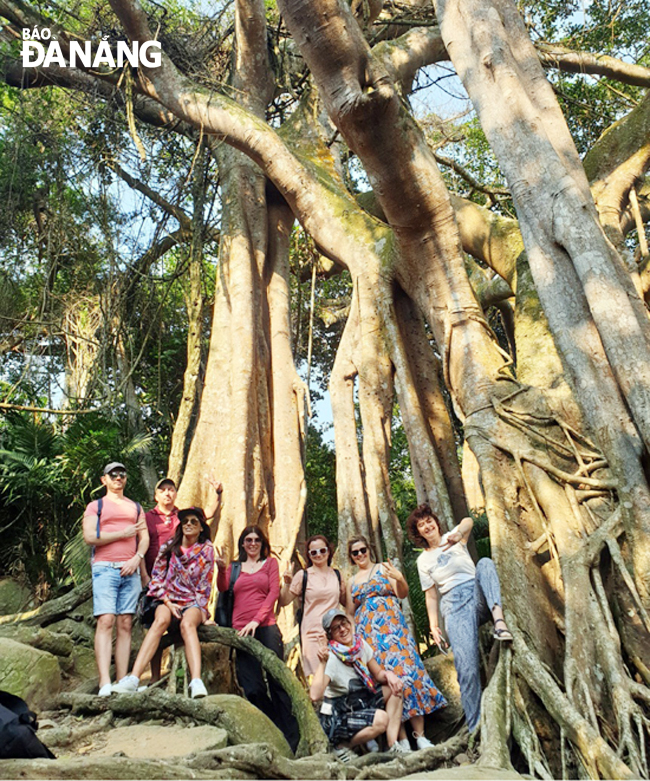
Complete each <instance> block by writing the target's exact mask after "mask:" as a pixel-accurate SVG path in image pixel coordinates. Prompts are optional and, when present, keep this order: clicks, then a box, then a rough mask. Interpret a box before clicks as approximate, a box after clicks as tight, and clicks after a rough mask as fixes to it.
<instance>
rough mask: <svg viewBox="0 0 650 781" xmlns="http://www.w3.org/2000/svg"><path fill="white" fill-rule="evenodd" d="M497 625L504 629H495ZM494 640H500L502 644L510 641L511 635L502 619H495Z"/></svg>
mask: <svg viewBox="0 0 650 781" xmlns="http://www.w3.org/2000/svg"><path fill="white" fill-rule="evenodd" d="M497 624H503V626H504V627H505V629H499V628H498V627H497ZM493 636H494V639H495V640H501V641H502V642H506V641H509V640H512V633H511V632H510V630H509V629H508V627H507V626H506V622H505V621H504V620H503V619H502V618H497V620H496V621H495V622H494V634H493Z"/></svg>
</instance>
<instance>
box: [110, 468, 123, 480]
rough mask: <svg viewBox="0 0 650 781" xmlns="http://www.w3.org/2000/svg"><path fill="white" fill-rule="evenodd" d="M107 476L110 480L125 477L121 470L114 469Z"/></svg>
mask: <svg viewBox="0 0 650 781" xmlns="http://www.w3.org/2000/svg"><path fill="white" fill-rule="evenodd" d="M108 476H109V477H110V478H111V480H117V478H118V477H121V478H122V479H124V478H125V477H126V472H125V471H124V470H123V469H114V470H113V471H112V472H109V473H108Z"/></svg>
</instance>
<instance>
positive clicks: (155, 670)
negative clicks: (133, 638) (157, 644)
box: [151, 648, 163, 683]
mask: <svg viewBox="0 0 650 781" xmlns="http://www.w3.org/2000/svg"><path fill="white" fill-rule="evenodd" d="M162 654H163V652H162V648H158V650H157V651H156V653H155V654H154V655H153V656H152V657H151V683H156V681H159V680H160V672H161V668H162Z"/></svg>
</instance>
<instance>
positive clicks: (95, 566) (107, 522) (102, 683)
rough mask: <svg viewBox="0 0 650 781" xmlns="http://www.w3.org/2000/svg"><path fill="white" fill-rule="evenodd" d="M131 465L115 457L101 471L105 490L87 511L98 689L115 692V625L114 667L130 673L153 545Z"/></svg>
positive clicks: (85, 530) (85, 531)
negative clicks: (132, 493) (130, 480)
mask: <svg viewBox="0 0 650 781" xmlns="http://www.w3.org/2000/svg"><path fill="white" fill-rule="evenodd" d="M126 479H127V477H126V467H125V466H124V464H121V463H119V462H118V461H112V462H111V463H110V464H106V466H105V467H104V474H103V475H102V477H101V482H102V484H103V485H104V486H105V487H106V495H105V496H103V497H101V499H99V500H95V501H94V502H91V503H90V504H89V505H88V506H87V507H86V510H85V512H84V518H83V535H84V541H85V542H86V544H87V545H91V546H92V547H93V553H92V576H93V613H94V615H95V616H96V617H97V628H96V630H95V658H96V660H97V669H98V671H99V695H100V697H108V695H109V694H111V691H112V687H111V677H110V666H111V650H112V642H113V626H116V638H115V672H116V677H117V679H118V680H120V678H122V677H123V676H124V675H126V673H127V670H128V664H129V655H130V653H131V623H132V620H133V614H134V613H135V609H136V606H137V603H138V597H139V595H140V589H141V581H140V563H141V562H142V561H143V560H144V556H145V553H146V551H147V548H148V547H149V533H148V532H147V522H146V520H145V516H144V513H143V512H142V508H141V507H140V505H139V504H136V502H133V501H132V500H131V499H128V498H127V497H126V496H124V487H125V486H126Z"/></svg>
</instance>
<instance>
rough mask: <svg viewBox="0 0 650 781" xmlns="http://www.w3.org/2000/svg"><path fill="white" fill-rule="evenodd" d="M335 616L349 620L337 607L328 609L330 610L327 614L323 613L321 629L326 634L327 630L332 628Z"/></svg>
mask: <svg viewBox="0 0 650 781" xmlns="http://www.w3.org/2000/svg"><path fill="white" fill-rule="evenodd" d="M337 616H340V617H341V618H346V619H347V620H348V621H349V620H350V619H349V618H348V617H347V615H346V614H345V613H344V612H343V611H342V610H339V609H338V608H337V607H333V608H330V610H328V611H327V613H325V615H324V616H323V629H324V630H325V631H326V632H329V628H330V627H331V626H332V621H334V619H335V618H337Z"/></svg>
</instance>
